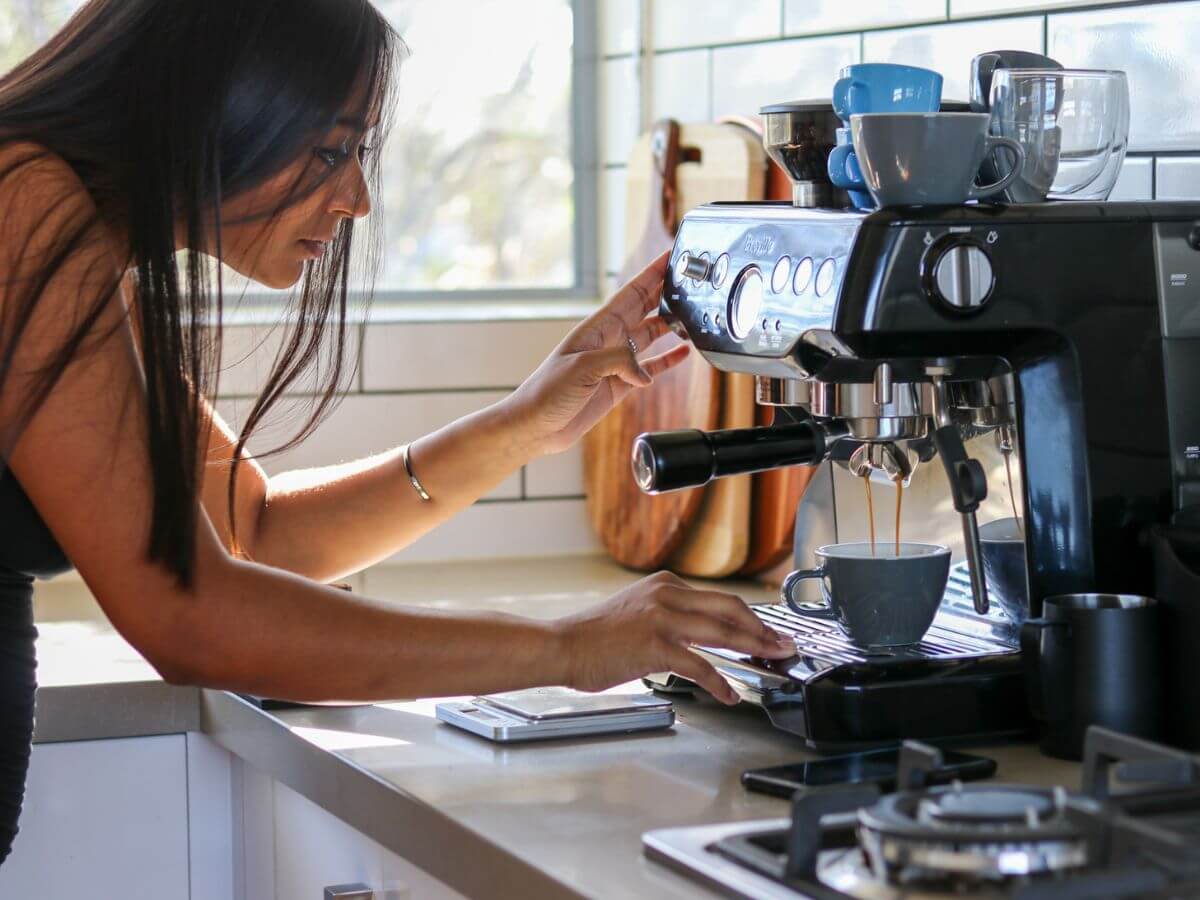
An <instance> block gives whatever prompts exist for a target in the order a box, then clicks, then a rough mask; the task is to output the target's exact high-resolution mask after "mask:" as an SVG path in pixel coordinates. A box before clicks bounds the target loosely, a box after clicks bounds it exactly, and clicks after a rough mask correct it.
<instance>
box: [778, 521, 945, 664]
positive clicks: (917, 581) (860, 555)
mask: <svg viewBox="0 0 1200 900" xmlns="http://www.w3.org/2000/svg"><path fill="white" fill-rule="evenodd" d="M816 556H817V560H818V561H819V563H820V565H818V566H817V568H815V569H801V570H799V571H797V572H793V573H792V574H790V575H789V576H788V577H787V578H786V579H784V582H783V587H782V595H783V601H784V602H785V603H786V604H787V605H788V606H790V607H791V608H792V609H793V610H795V611H796V612H798V613H800V614H801V615H813V614H814V612H815V613H816V614H817V615H820V614H821V613H822V611H823V609H824V607H822V606H817V607H816V608H815V609H814V607H813V605H806V604H801V603H800V602H799V601H798V600H797V599H796V598H795V597H794V596H793V595H794V594H795V591H796V588H797V587H798V586H799V584H800V582H802V581H804V580H806V579H809V578H819V579H821V595H822V596H823V597H824V599H825V604H827V608H828V612H829V613H830V614H832V616H833V618H834V619H836V620H837V622H838V624H839V625H840V626H841V628H842V631H844V632H845V633H846V636H847V637H848V638H850V640H851V641H853V642H854V643H855V644H857V645H859V646H860V647H868V648H870V647H900V646H904V645H906V644H915V643H917V642H918V641H919V640H921V638H922V637H924V636H925V632H926V631H928V630H929V626H930V625H932V624H933V618H934V616H936V615H937V611H938V607H940V606H941V604H942V597H943V596H944V595H945V593H946V579H947V578H948V577H949V575H950V549H949V548H948V547H943V546H941V545H940V544H915V543H901V544H900V554H899V555H898V556H897V555H896V550H895V544H891V543H888V542H887V541H878V542H876V545H875V553H874V555H872V552H871V545H870V544H868V543H861V544H829V545H827V546H825V547H821V548H819V549H818V550H817V552H816Z"/></svg>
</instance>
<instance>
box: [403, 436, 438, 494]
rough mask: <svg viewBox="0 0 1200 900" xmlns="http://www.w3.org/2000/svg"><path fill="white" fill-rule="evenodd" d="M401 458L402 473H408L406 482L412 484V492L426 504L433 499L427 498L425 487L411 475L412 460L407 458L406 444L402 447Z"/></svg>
mask: <svg viewBox="0 0 1200 900" xmlns="http://www.w3.org/2000/svg"><path fill="white" fill-rule="evenodd" d="M402 456H403V457H404V471H405V472H407V473H408V480H409V482H410V483H411V484H412V486H413V490H415V491H416V492H417V496H418V497H420V498H421V500H422V501H424V502H425V503H428V502H429V501H430V500H432V499H433V498H432V497H430V496H429V491H427V490H425V486H424V485H423V484H421V482H420V480H419V479H418V478H417V476H416V475H414V474H413V469H412V460H411V459H409V456H408V444H405V445H404V452H403V453H402Z"/></svg>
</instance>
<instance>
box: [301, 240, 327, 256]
mask: <svg viewBox="0 0 1200 900" xmlns="http://www.w3.org/2000/svg"><path fill="white" fill-rule="evenodd" d="M299 244H300V246H301V247H303V248H304V253H305V255H306V256H308V257H310V258H311V259H320V258H321V257H322V256H324V255H325V247H326V245H325V244H323V243H321V242H320V241H300V242H299Z"/></svg>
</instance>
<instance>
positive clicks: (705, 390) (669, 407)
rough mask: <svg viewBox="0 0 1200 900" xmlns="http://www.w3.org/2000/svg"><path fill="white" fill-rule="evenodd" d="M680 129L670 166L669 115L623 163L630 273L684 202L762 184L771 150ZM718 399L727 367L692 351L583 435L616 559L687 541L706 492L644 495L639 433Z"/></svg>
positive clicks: (666, 426) (596, 506)
mask: <svg viewBox="0 0 1200 900" xmlns="http://www.w3.org/2000/svg"><path fill="white" fill-rule="evenodd" d="M678 134H679V146H680V150H679V155H678V156H679V160H680V161H679V162H678V165H677V166H676V167H675V168H673V169H672V168H671V167H670V165H669V163H670V154H669V153H668V149H669V137H670V128H669V126H667V127H666V131H665V136H666V138H667V139H668V140H664V126H663V123H659V124H658V125H656V126H655V128H654V129H653V130H652V131H651V132H650V133H648V134H646V135H643V136H642V137H641V138H640V139H639V140H638V142H637V144H636V145H635V147H634V150H633V153H632V155H631V157H630V161H629V166H628V168H627V170H626V173H627V185H626V214H625V222H626V229H625V234H626V247H627V248H628V260H627V263H626V266H625V269H626V270H627V273H634V272H636V271H638V270H639V269H640V268H641V267H642V266H643V265H645V263H648V262H649V261H650V260H651V259H653V258H654V257H655V256H657V254H658V250H660V249H668V248H670V247H671V245H672V244H673V242H674V231H675V227H676V225H677V224H678V221H677V220H678V218H679V217H680V216H681V215H682V213H683V212H684V211H686V210H688V209H691V208H692V207H694V206H699V205H701V204H703V203H708V202H711V201H713V200H729V199H740V198H743V197H746V196H753V195H754V194H753V192H754V191H759V192H761V191H762V180H763V178H764V163H763V160H764V159H765V154H764V152H763V150H762V147H761V144H759V143H757V142H755V141H754V140H752V139H749V138H747V136H746V135H745V133H744V132H740V131H739V130H738V129H735V128H731V127H729V126H717V125H708V124H704V125H686V126H683V127H681V128H679V132H678ZM672 178H673V179H674V190H672V187H671V185H672ZM664 197H667V198H668V200H667V201H666V202H664ZM671 199H673V200H674V202H673V203H671V202H670V200H671ZM668 207H670V208H668ZM624 280H627V279H624ZM678 341H679V338H677V337H675V336H674V335H668V336H667V337H666V338H664V339H663V340H662V341H659V342H658V343H656V344H655V346H654V347H653V348H650V353H652V354H657V353H661V352H664V351H665V350H666V349H669V347H670V346H671V343H672V342H675V343H677V342H678ZM720 401H721V378H720V373H719V372H717V371H716V370H715V369H713V368H712V367H711V366H709V365H708V363H707V362H705V361H704V359H703V357H701V356H700V354H698V353H693V354H691V356H690V357H689V358H688V360H687V362H685V363H684V364H683V365H681V366H679V367H677V368H676V369H674V370H673V371H671V372H669V373H666V374H665V375H662V376H659V378H657V379H656V380H655V383H654V384H653V385H652V386H651V387H649V388H646V389H644V390H640V391H634V392H632V393H631V394H630V395H629V396H628V397H627V398H626V399H625V401H624V402H623V403H622V404H621V405H620V406H619V407H617V408H616V409H615V410H613V412H612V413H610V414H609V415H608V416H607V417H605V419H604V420H603V421H602V422H600V423H599V424H598V425H597V426H596V427H595V428H594V429H592V431H591V432H590V433H589V434H588V435H587V437H585V439H584V484H585V489H586V491H587V505H588V513H589V517H590V518H591V522H592V526H593V528H594V529H595V531H596V534H597V535H598V536H599V538H600V541H601V543H602V544H603V545H604V547H605V549H606V550H607V551H608V552H609V554H610V555H611V556H612V557H613V558H614V559H615V560H616V561H617V562H619V563H621V564H622V565H625V566H628V567H630V568H633V569H639V570H642V571H647V570H652V569H657V568H660V567H661V566H662V565H663V564H664V563H665V562H666V561H667V559H668V558H669V557H670V555H671V553H672V552H673V551H674V550H675V549H676V548H678V547H679V546H680V544H681V543H682V542H683V540H684V538H685V536H686V534H687V531H688V527H689V526H690V525H691V523H692V521H693V520H694V519H695V517H696V515H697V513H699V511H700V507H701V503H702V501H703V498H704V493H705V490H704V489H696V490H692V491H679V492H674V493H670V494H663V495H659V496H656V497H651V496H648V495H646V494H643V493H642V492H641V491H640V490H639V489H638V487H637V485H636V484H635V483H634V481H633V475H632V472H631V469H630V452H631V450H632V447H633V441H634V439H635V438H636V437H637V436H638V435H639V434H641V433H643V432H646V431H667V430H672V429H677V428H701V429H704V430H711V429H713V428H716V427H717V426H718V423H719V421H720V419H719V414H720ZM747 524H748V523H747Z"/></svg>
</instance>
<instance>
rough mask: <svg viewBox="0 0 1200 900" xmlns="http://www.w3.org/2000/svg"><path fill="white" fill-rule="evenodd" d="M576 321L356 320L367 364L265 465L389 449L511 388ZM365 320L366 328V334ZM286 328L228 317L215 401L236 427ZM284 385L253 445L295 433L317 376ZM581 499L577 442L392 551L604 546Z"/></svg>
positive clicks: (357, 356)
mask: <svg viewBox="0 0 1200 900" xmlns="http://www.w3.org/2000/svg"><path fill="white" fill-rule="evenodd" d="M575 324H576V320H568V319H545V320H531V321H520V322H518V321H496V322H456V323H417V324H406V325H398V324H378V325H367V326H362V327H361V328H360V327H356V328H355V330H354V333H353V336H352V337H353V340H352V342H351V347H352V350H353V353H352V355H351V359H350V365H351V366H357V368H359V369H360V370H361V383H359V382H356V383H355V384H354V385H352V387H351V388H350V390H349V391H348V392H347V393H345V394H344V396H343V397H342V398H341V401H340V403H339V405H338V406H337V408H336V409H335V410H334V411H333V413H332V414H331V415H330V416H329V418H328V419H327V420H326V421H325V422H323V423H322V424H321V425H320V426H319V427H318V428H317V430H316V431H315V432H314V433H313V435H312V436H310V437H309V438H308V439H307V440H305V441H304V442H303V443H302V444H300V445H299V446H297V447H295V448H293V449H291V450H288V451H286V452H284V453H282V454H280V455H278V456H275V457H270V458H267V459H264V460H262V461H261V464H262V466H263V468H264V469H265V470H266V471H267V473H268V475H276V474H280V473H283V472H289V471H295V470H300V469H309V468H324V467H327V466H335V465H337V464H339V463H344V462H351V461H355V460H359V459H363V458H366V457H369V456H372V455H374V454H377V453H381V452H385V451H387V450H391V449H393V448H394V447H397V446H399V445H401V444H403V443H404V442H406V441H409V440H413V439H415V438H417V437H420V436H421V435H424V434H428V433H429V432H432V431H435V430H437V429H438V428H440V427H442V426H443V425H446V424H447V423H449V422H451V421H454V420H455V419H458V418H460V417H462V416H465V415H468V414H470V413H472V412H475V411H476V410H479V409H482V408H484V407H485V406H488V405H490V404H492V403H495V402H497V401H498V400H501V399H502V398H503V397H505V396H507V394H508V393H509V391H510V390H511V389H512V388H513V387H515V386H517V385H518V384H520V383H521V382H522V381H523V380H524V379H525V378H526V377H527V376H528V375H529V373H531V372H532V371H533V370H534V369H535V368H536V367H537V366H538V365H539V364H540V363H541V362H542V360H543V359H544V358H545V357H546V355H547V354H548V353H550V352H551V351H552V350H553V349H554V347H556V346H557V345H558V343H559V342H560V341H561V340H562V339H563V337H564V336H565V335H566V334H567V332H568V331H569V330H570V329H571V328H572V327H574V325H575ZM360 331H361V332H365V334H364V335H363V336H361V338H360ZM281 333H282V332H281V329H270V328H267V327H252V326H246V325H238V326H230V327H227V328H226V330H225V340H226V348H227V349H226V357H225V358H226V360H227V365H226V369H227V372H226V374H225V376H224V378H223V380H222V397H221V398H220V400H219V401H218V404H217V409H218V411H219V412H220V414H221V415H222V416H223V417H224V418H226V419H227V420H228V421H229V422H230V424H231V425H232V426H233V427H234V428H235V429H237V428H239V427H240V425H241V423H242V421H243V420H244V417H245V415H246V414H247V413H248V412H249V409H250V405H251V403H252V402H253V399H254V397H255V396H257V393H258V391H259V389H260V387H261V380H260V379H261V378H263V377H265V375H266V373H267V372H268V371H269V369H270V365H271V361H272V359H273V357H274V353H275V352H276V349H277V347H278V343H279V340H280V338H281ZM305 387H306V390H304V391H302V392H299V393H296V394H294V395H289V396H288V397H286V398H285V399H284V400H283V401H282V402H281V404H280V405H279V407H277V408H276V410H275V411H274V412H273V413H272V414H271V416H270V418H269V420H268V422H267V423H265V424H264V425H263V426H262V427H261V428H260V429H258V431H257V432H256V434H255V437H254V439H253V440H252V441H251V443H250V451H251V452H252V453H254V452H258V453H261V452H264V451H266V450H269V449H273V448H274V447H276V446H278V445H279V444H282V443H284V442H286V441H287V440H289V439H290V438H291V437H292V436H293V434H294V432H295V430H296V428H297V427H298V426H299V424H300V423H301V422H302V421H303V420H304V419H305V418H306V416H307V413H308V412H309V411H310V410H311V404H312V402H313V399H314V398H313V397H312V396H311V392H312V390H313V389H314V388H315V384H313V383H312V381H311V380H310V381H309V382H308V383H307V384H306V386H305ZM597 550H598V545H597V544H596V542H595V539H594V538H593V537H592V535H591V531H590V528H589V527H588V525H587V518H586V514H585V511H584V501H583V458H582V454H581V452H580V451H579V450H578V449H575V450H571V451H568V452H566V453H562V454H558V455H555V456H551V457H545V458H543V459H539V460H535V461H534V462H532V463H530V464H529V465H528V466H527V467H526V468H525V469H524V470H522V471H518V472H516V473H514V474H513V475H512V476H511V477H510V478H508V479H507V480H506V481H505V482H504V483H503V484H501V485H499V486H498V487H497V488H496V489H495V490H494V491H492V492H491V493H490V494H489V495H488V496H487V497H485V498H483V500H482V501H481V502H480V503H479V504H477V505H476V507H473V508H472V509H469V510H466V511H465V512H464V513H462V514H461V515H459V516H456V517H455V518H454V519H453V520H451V521H450V522H448V523H446V524H445V525H444V526H442V527H441V528H439V529H438V530H437V531H436V532H435V533H433V534H431V535H428V536H427V537H426V538H424V539H422V540H421V541H420V542H418V543H417V544H415V545H413V546H412V547H410V548H408V549H407V550H406V551H404V552H403V553H400V554H397V556H396V557H395V558H394V559H393V560H392V561H394V562H406V561H414V560H420V561H431V560H452V559H468V558H478V557H488V556H537V555H559V554H575V553H592V552H597Z"/></svg>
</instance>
